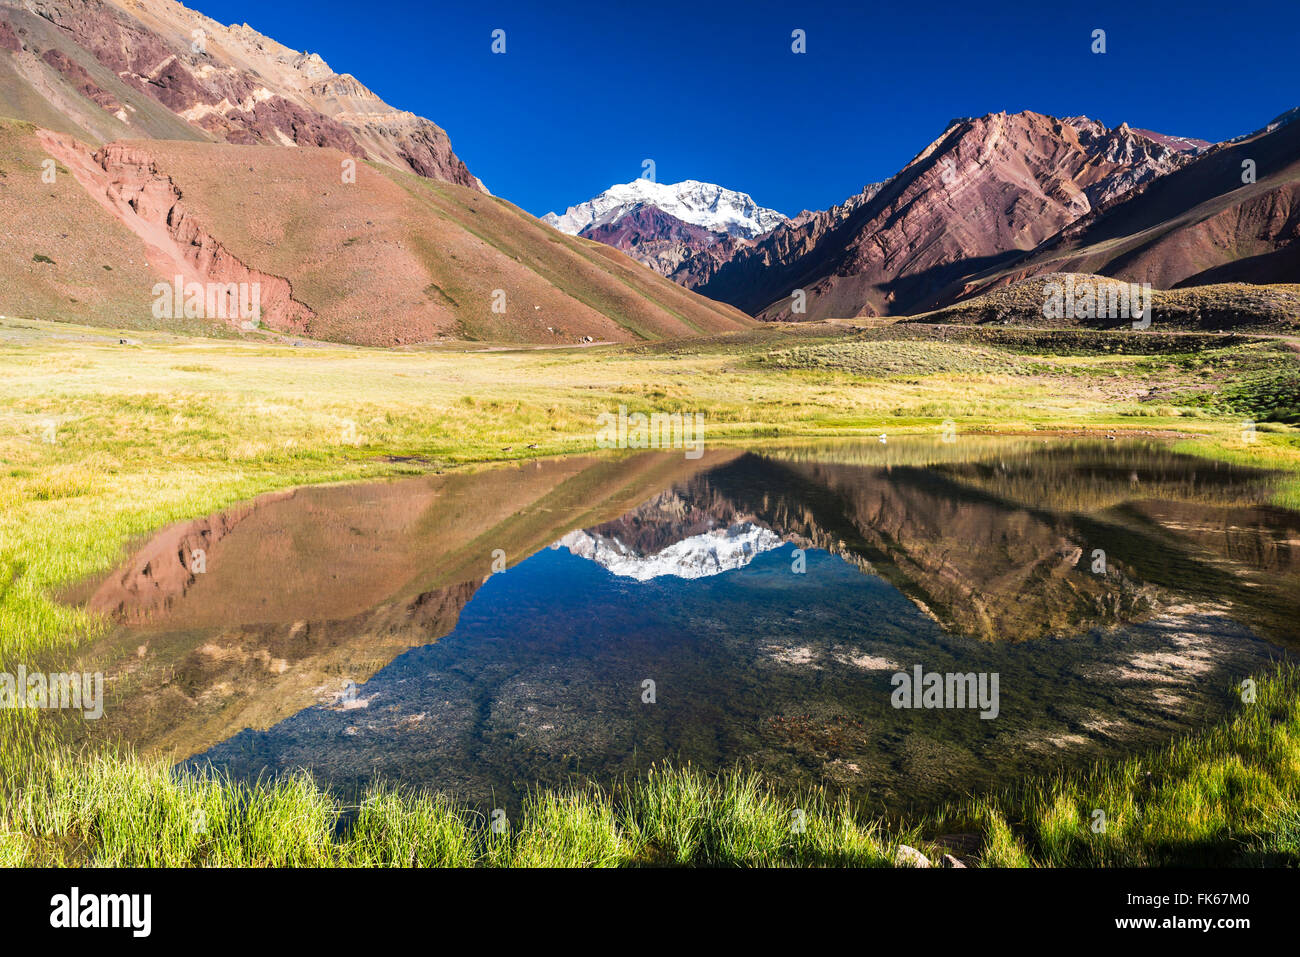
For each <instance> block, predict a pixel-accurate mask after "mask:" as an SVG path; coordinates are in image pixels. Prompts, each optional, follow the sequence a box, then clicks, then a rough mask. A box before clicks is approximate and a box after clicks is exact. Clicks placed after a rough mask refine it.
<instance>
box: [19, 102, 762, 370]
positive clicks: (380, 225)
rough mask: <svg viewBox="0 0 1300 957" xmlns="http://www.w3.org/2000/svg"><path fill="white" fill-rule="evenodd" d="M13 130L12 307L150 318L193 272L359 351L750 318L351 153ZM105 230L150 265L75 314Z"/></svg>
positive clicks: (95, 317) (553, 338)
mask: <svg viewBox="0 0 1300 957" xmlns="http://www.w3.org/2000/svg"><path fill="white" fill-rule="evenodd" d="M7 129H8V130H9V133H8V135H9V136H11V137H17V139H18V140H19V141H21V148H22V150H23V151H25V152H24V156H25V157H26V160H25V162H23V163H22V164H20V166H18V167H16V168H15V174H14V175H12V176H11V177H9V179H6V180H3V181H0V197H2V198H0V202H5V203H12V204H13V208H14V209H16V210H21V209H24V208H25V206H26V204H28V203H31V202H37V203H38V208H41V209H42V210H43V213H42V215H41V216H40V217H39V218H29V217H27V216H26V215H22V216H16V217H15V218H14V219H11V220H10V222H11V223H13V222H20V223H22V227H21V229H20V230H19V231H18V232H19V234H18V235H17V236H14V237H11V238H10V240H9V241H10V243H11V244H12V245H13V246H14V255H13V256H12V257H7V258H6V259H5V261H4V263H3V264H2V265H0V270H3V271H4V272H5V273H6V276H5V278H6V279H10V278H12V281H7V282H6V283H5V284H4V287H3V290H2V291H0V311H3V312H5V313H7V314H19V315H29V316H37V317H40V318H56V319H58V318H74V317H75V318H78V319H81V320H83V321H100V322H113V323H116V324H120V325H124V326H134V325H155V324H156V323H155V322H154V320H153V318H152V315H151V308H152V305H153V301H154V294H153V286H154V283H156V282H158V281H171V280H172V279H173V278H174V276H176V275H182V276H183V277H184V278H185V280H186V281H200V282H222V283H226V282H258V283H259V284H260V285H261V290H262V296H261V298H262V309H263V314H262V321H263V324H264V325H265V326H267V327H269V328H271V329H278V330H282V331H285V332H291V333H293V334H297V335H303V336H310V337H314V338H320V339H328V340H332V341H339V342H353V343H358V344H363V345H406V344H412V343H418V342H426V341H429V340H433V339H437V338H469V339H479V340H494V341H507V342H537V343H549V344H565V343H573V342H577V341H580V340H583V339H584V338H587V337H590V338H591V339H594V340H610V341H629V340H634V339H657V338H665V337H673V336H690V335H696V334H703V333H716V332H725V331H730V330H734V329H740V328H743V327H744V326H745V325H747V324H748V323H749V320H748V319H747V317H745V316H744V315H742V314H741V313H739V312H738V311H736V310H735V309H732V308H731V307H728V306H724V305H721V304H719V303H714V302H711V301H709V300H706V299H703V298H702V297H700V296H697V295H695V294H694V293H691V292H689V291H687V290H685V289H682V288H681V287H680V286H677V285H676V284H674V283H672V282H670V281H668V280H666V279H663V278H661V277H659V276H657V275H655V274H654V273H652V272H650V271H649V270H647V269H645V268H644V267H642V266H640V265H638V264H636V263H634V262H632V261H631V260H629V259H628V258H627V257H625V256H623V255H622V254H620V253H618V252H617V251H615V250H613V249H610V248H609V247H607V246H603V245H601V244H598V243H593V242H590V241H587V240H582V239H577V238H573V237H569V236H564V235H561V234H559V233H557V232H556V231H555V230H552V229H550V228H549V227H546V226H544V225H543V224H541V223H540V222H539V221H537V220H536V219H534V218H533V217H531V216H529V215H528V214H527V213H524V212H523V211H521V210H519V209H518V208H516V207H515V206H513V205H511V204H510V203H508V202H506V201H504V200H501V199H497V198H495V197H492V196H489V195H486V194H484V193H482V192H479V191H477V190H474V189H468V188H465V187H461V186H456V185H454V184H449V183H440V182H435V181H433V180H430V179H426V178H423V177H419V176H416V175H414V174H411V173H404V172H400V171H397V170H394V169H392V168H390V167H387V166H383V165H380V164H366V163H361V164H360V165H359V166H358V167H357V169H356V182H354V183H352V182H344V181H343V177H342V175H341V165H342V162H343V160H345V159H346V158H347V155H346V154H344V153H342V152H339V151H336V150H333V149H328V148H321V149H315V150H286V149H281V148H278V147H269V146H234V145H230V144H216V143H182V142H164V141H157V140H140V141H133V142H126V143H113V144H109V145H108V146H105V147H103V148H101V149H99V150H97V151H95V152H94V153H93V154H92V152H91V151H90V149H89V148H88V147H85V146H82V145H80V144H78V143H76V141H75V140H73V139H72V138H70V137H66V136H56V135H53V134H38V133H36V132H35V131H33V130H31V129H30V128H26V129H20V128H17V127H13V126H10V127H8V128H7ZM46 155H49V156H53V157H55V158H56V159H57V160H58V162H59V163H60V164H61V165H62V167H64V168H65V169H66V170H67V171H68V173H64V174H60V177H59V180H58V186H59V189H58V190H57V191H55V192H53V193H52V194H51V196H52V198H49V197H44V196H43V193H50V192H51V191H50V190H49V189H48V188H46V187H45V186H44V184H42V183H41V182H40V178H39V170H40V162H41V160H42V158H43V157H44V156H46ZM69 173H70V174H71V175H69ZM73 177H76V182H74V179H73ZM78 183H79V184H80V185H78ZM99 234H103V235H105V236H111V237H120V238H121V241H118V240H117V239H108V240H106V241H105V242H103V244H102V245H101V244H99V243H96V244H94V245H95V246H96V247H98V248H99V249H100V252H99V253H98V255H99V257H100V258H102V259H103V260H104V263H103V264H98V263H97V264H95V265H96V267H97V268H101V271H102V272H103V273H104V274H105V275H109V271H108V270H102V265H110V266H112V267H113V270H112V271H113V272H116V271H117V270H118V269H119V268H120V266H121V265H122V262H123V261H125V262H126V263H127V264H130V265H135V266H137V267H139V266H140V265H141V264H142V261H143V260H146V259H147V260H148V262H149V264H150V267H151V268H150V272H149V274H148V275H147V276H145V275H144V274H142V272H141V271H140V270H139V269H137V271H136V272H135V273H133V274H132V278H131V280H130V282H129V283H120V284H119V285H118V286H117V287H115V289H116V291H112V290H110V299H111V302H112V308H107V307H106V306H103V305H99V306H93V307H87V308H83V309H81V310H80V311H78V310H74V309H70V308H68V307H66V306H65V305H64V304H63V303H62V299H64V298H67V297H68V296H72V297H75V298H77V299H83V298H88V290H89V288H91V287H89V286H86V287H85V289H84V290H83V295H80V296H79V295H77V293H76V292H75V291H71V290H73V289H74V287H76V288H80V287H81V286H84V285H85V277H84V276H82V275H81V273H76V274H71V273H69V272H68V271H67V270H66V269H65V268H64V267H63V266H62V264H61V263H60V259H59V256H60V255H63V256H65V257H69V256H71V254H72V253H75V257H71V258H75V259H76V261H77V262H80V261H81V260H82V259H84V258H85V256H86V254H87V253H86V249H87V237H92V236H96V235H99ZM51 235H53V236H59V235H65V237H66V238H67V243H66V245H65V247H62V248H63V249H66V250H68V251H62V250H61V248H60V247H58V246H57V244H55V245H51V244H49V243H47V244H46V245H50V248H51V249H54V250H56V251H57V252H58V254H55V253H46V254H47V255H49V258H51V259H54V260H55V262H54V263H52V264H45V263H41V264H39V265H42V266H44V267H45V270H44V272H42V273H40V276H41V277H42V279H43V280H44V282H45V284H46V287H48V288H49V289H51V290H55V292H50V293H42V294H40V295H29V293H28V287H29V279H28V274H29V273H31V272H32V269H31V268H30V267H29V266H28V264H27V263H28V261H30V260H31V258H32V255H33V254H35V253H42V252H45V250H43V249H37V248H35V246H38V245H40V244H41V242H42V241H44V240H45V237H47V236H51ZM33 244H35V245H33ZM29 246H31V247H32V248H31V249H30V251H29V250H28V247H29ZM31 265H33V266H34V265H37V264H31ZM78 268H81V272H82V273H84V269H85V268H86V267H84V266H80V267H78ZM79 284H80V285H79ZM64 288H67V289H68V290H70V291H69V292H68V296H64V295H62V291H63V289H64ZM214 321H216V320H214ZM229 327H230V328H231V329H232V330H235V329H237V327H238V322H232V323H230V324H229Z"/></svg>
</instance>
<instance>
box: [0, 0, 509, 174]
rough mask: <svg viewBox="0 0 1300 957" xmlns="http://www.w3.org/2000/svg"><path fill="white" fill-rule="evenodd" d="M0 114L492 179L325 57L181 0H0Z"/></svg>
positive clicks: (97, 138) (94, 136)
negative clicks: (335, 154)
mask: <svg viewBox="0 0 1300 957" xmlns="http://www.w3.org/2000/svg"><path fill="white" fill-rule="evenodd" d="M0 116H10V117H13V118H16V119H21V120H28V121H30V122H33V123H36V124H37V125H39V126H44V127H49V128H52V129H56V130H59V131H61V132H66V133H72V134H74V135H75V136H77V137H78V138H79V139H82V140H85V141H89V142H92V143H95V144H99V143H104V142H107V141H110V140H115V139H127V138H141V137H148V138H158V139H211V140H217V141H222V142H228V143H239V144H270V145H277V146H328V147H333V148H335V149H338V150H341V151H343V152H345V153H348V154H350V155H352V156H355V157H363V158H366V159H371V160H375V161H378V162H381V163H386V164H388V165H390V166H395V167H397V168H398V169H404V170H409V171H410V172H413V173H417V174H419V175H421V176H427V177H430V178H432V179H439V180H444V181H446V182H449V183H456V184H458V185H460V186H465V187H469V188H471V189H478V190H482V189H483V188H484V187H483V184H482V183H480V182H479V180H478V179H477V177H475V176H474V175H473V174H472V173H470V171H469V170H468V169H467V168H466V167H465V164H464V163H463V162H461V160H460V159H459V158H458V157H457V156H456V154H455V153H454V152H452V149H451V141H450V139H449V138H448V136H447V134H446V133H445V132H444V131H443V130H442V129H441V128H440V127H438V126H437V125H435V124H434V123H432V122H430V121H429V120H426V119H424V118H423V117H419V116H416V115H415V114H413V113H408V112H405V111H402V110H397V109H394V108H393V107H391V106H389V105H388V104H386V103H384V102H383V101H382V100H381V99H379V97H378V96H376V95H375V94H374V93H373V92H371V91H370V90H368V89H367V88H366V87H364V86H363V85H362V84H361V83H360V82H359V81H358V80H357V79H356V78H355V77H353V76H350V75H348V74H338V73H335V72H334V71H333V70H331V69H330V67H329V66H328V64H326V63H325V62H324V61H323V60H322V59H321V58H320V57H319V56H317V55H316V54H310V53H303V52H299V51H296V50H290V49H289V48H288V47H285V46H282V45H281V44H279V43H276V42H275V41H274V40H272V39H270V38H269V37H265V36H263V35H262V34H260V33H258V32H257V31H256V30H254V29H252V28H251V27H249V26H248V25H247V24H243V25H236V26H229V27H227V26H223V25H222V24H220V23H218V22H217V21H215V20H212V19H211V18H209V17H205V16H203V15H202V14H200V13H197V12H195V11H193V10H189V9H187V8H186V7H183V6H181V5H180V4H179V3H176V2H174V0H26V2H23V3H19V2H18V0H0Z"/></svg>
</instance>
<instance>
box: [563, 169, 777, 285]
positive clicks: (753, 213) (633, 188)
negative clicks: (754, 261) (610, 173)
mask: <svg viewBox="0 0 1300 957" xmlns="http://www.w3.org/2000/svg"><path fill="white" fill-rule="evenodd" d="M542 221H543V222H545V223H549V224H550V225H551V226H554V227H555V228H556V229H558V230H560V231H561V232H563V233H568V234H569V235H570V236H583V237H585V238H587V239H594V240H596V241H597V242H602V243H605V244H606V245H609V246H613V247H614V248H615V249H621V250H623V252H625V253H627V254H628V255H629V256H631V257H632V258H633V259H636V260H637V261H638V262H641V263H643V264H645V265H647V266H649V267H650V268H651V269H653V270H655V271H656V272H658V273H659V274H660V275H665V276H666V275H669V274H671V273H673V272H674V271H676V270H677V269H678V268H679V267H680V266H681V264H682V263H683V262H684V261H686V260H688V259H690V258H691V257H692V256H694V255H695V254H696V253H698V252H700V251H701V250H704V249H708V248H710V247H712V246H715V245H718V244H720V243H726V246H727V248H733V247H735V246H746V245H748V243H749V241H750V240H752V239H754V238H755V237H758V236H762V235H763V234H765V233H768V232H770V231H771V230H773V229H775V228H776V227H777V226H780V225H781V224H782V223H784V222H786V217H785V216H783V215H782V214H781V213H778V212H777V211H776V210H774V209H766V208H764V207H762V206H759V205H758V204H757V203H755V202H754V200H753V199H752V198H751V197H750V196H749V195H748V194H747V193H740V192H737V191H735V190H731V189H725V188H724V187H722V186H715V185H713V184H712V183H701V182H699V181H698V180H693V179H688V180H684V181H682V182H680V183H672V184H668V183H656V182H653V181H651V180H648V179H637V180H633V181H632V182H630V183H618V184H616V185H614V186H611V187H610V188H609V189H607V190H605V192H603V193H601V194H600V195H599V196H596V197H594V198H592V199H589V200H587V201H586V202H585V203H579V204H578V205H577V206H570V207H569V208H568V210H566V211H565V213H564V214H563V215H557V214H556V213H547V214H546V215H545V216H543V217H542ZM727 240H730V241H731V242H726V241H727Z"/></svg>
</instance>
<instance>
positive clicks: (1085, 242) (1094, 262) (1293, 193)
mask: <svg viewBox="0 0 1300 957" xmlns="http://www.w3.org/2000/svg"><path fill="white" fill-rule="evenodd" d="M1297 117H1300V111H1296V110H1293V111H1291V112H1290V113H1287V114H1283V115H1282V116H1280V117H1278V118H1277V119H1276V120H1274V121H1273V122H1272V123H1269V124H1268V125H1267V126H1266V127H1264V128H1263V129H1261V130H1259V131H1257V132H1255V133H1252V134H1249V135H1247V136H1245V137H1241V138H1238V139H1235V140H1232V141H1231V142H1228V143H1223V144H1220V145H1218V146H1216V147H1214V148H1213V149H1210V150H1207V151H1204V152H1202V153H1200V154H1199V155H1198V156H1197V157H1196V160H1195V162H1192V163H1189V164H1187V165H1185V166H1183V167H1181V168H1179V169H1178V170H1176V171H1174V172H1171V173H1169V174H1168V175H1167V176H1163V177H1160V178H1159V179H1156V180H1154V181H1151V182H1149V183H1147V184H1145V185H1144V186H1143V187H1142V188H1140V189H1134V190H1132V191H1131V192H1129V193H1126V194H1124V195H1121V196H1120V197H1118V198H1117V199H1114V200H1112V201H1110V202H1106V203H1102V204H1100V205H1099V206H1098V207H1097V208H1096V209H1093V210H1090V211H1089V212H1088V213H1086V214H1085V215H1083V216H1081V217H1079V218H1078V219H1077V220H1076V221H1075V222H1073V223H1071V224H1070V225H1069V226H1067V227H1066V228H1065V229H1063V230H1062V231H1061V232H1060V233H1059V234H1057V235H1056V236H1054V237H1052V238H1051V239H1049V240H1048V241H1047V242H1045V243H1043V244H1042V245H1041V246H1040V247H1039V248H1037V249H1035V250H1033V251H1032V252H1030V253H1028V254H1027V255H1024V256H1022V257H1018V258H1017V259H1016V260H1015V261H1013V262H1011V263H1009V264H1003V265H1002V266H1001V267H1000V268H998V269H994V270H990V271H988V272H987V273H985V274H983V275H980V276H976V277H974V278H972V279H971V280H970V281H969V282H967V283H966V284H965V286H964V288H963V289H962V290H961V291H962V292H963V293H965V294H973V293H979V292H984V291H987V290H988V289H990V288H993V287H995V286H998V285H1003V284H1007V283H1013V282H1016V281H1017V280H1020V279H1023V278H1025V277H1027V276H1038V275H1042V274H1045V273H1054V272H1086V273H1100V274H1102V275H1105V276H1110V277H1113V278H1116V279H1123V280H1128V281H1130V282H1149V283H1151V284H1152V285H1153V286H1154V287H1155V288H1157V289H1174V288H1181V287H1187V286H1201V285H1208V284H1217V283H1233V282H1247V283H1288V282H1292V283H1293V282H1295V281H1296V280H1297V279H1300V122H1295V119H1296V118H1297ZM1248 164H1250V168H1251V169H1253V170H1254V178H1255V181H1254V182H1244V180H1245V179H1247V178H1248V177H1247V176H1246V174H1245V171H1246V167H1247V165H1248Z"/></svg>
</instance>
